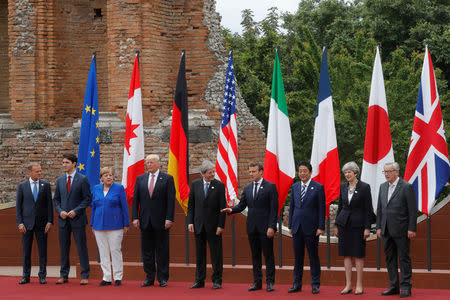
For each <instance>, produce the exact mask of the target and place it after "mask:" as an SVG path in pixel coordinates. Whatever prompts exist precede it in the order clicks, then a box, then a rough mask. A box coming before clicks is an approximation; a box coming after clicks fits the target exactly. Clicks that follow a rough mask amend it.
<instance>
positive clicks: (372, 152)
mask: <svg viewBox="0 0 450 300" xmlns="http://www.w3.org/2000/svg"><path fill="white" fill-rule="evenodd" d="M393 161H394V151H393V147H392V139H391V130H390V127H389V116H388V109H387V104H386V93H385V89H384V80H383V70H382V68H381V58H380V52H379V49H378V47H377V52H376V54H375V61H374V64H373V72H372V83H371V85H370V98H369V109H368V111H367V124H366V140H365V143H364V158H363V164H362V171H361V180H362V181H364V182H367V183H368V184H369V185H370V191H371V194H372V206H373V211H374V212H375V213H376V211H377V204H378V191H379V189H380V185H381V184H382V183H383V182H385V181H386V178H385V177H384V175H383V169H384V165H385V164H386V163H388V162H393Z"/></svg>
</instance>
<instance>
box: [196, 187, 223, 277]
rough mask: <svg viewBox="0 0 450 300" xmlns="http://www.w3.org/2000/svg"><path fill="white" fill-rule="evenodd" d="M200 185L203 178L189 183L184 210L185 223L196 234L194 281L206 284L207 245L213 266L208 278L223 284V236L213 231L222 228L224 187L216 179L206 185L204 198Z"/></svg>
mask: <svg viewBox="0 0 450 300" xmlns="http://www.w3.org/2000/svg"><path fill="white" fill-rule="evenodd" d="M203 184H204V182H203V179H198V180H195V181H194V182H192V184H191V189H190V193H189V203H188V211H187V212H188V214H187V217H188V224H193V225H194V231H195V250H196V251H195V253H196V272H195V281H196V282H202V281H205V278H206V242H208V244H209V249H210V253H211V264H212V267H213V274H212V277H211V279H212V281H213V282H215V283H219V284H222V273H223V253H222V235H216V231H217V227H220V228H225V214H223V213H221V212H220V210H221V209H224V208H225V207H226V206H227V204H226V203H227V202H226V199H225V186H224V185H223V183H222V182H220V181H219V180H216V179H213V180H212V181H211V182H210V183H209V188H208V191H207V193H206V197H205V192H204V185H203Z"/></svg>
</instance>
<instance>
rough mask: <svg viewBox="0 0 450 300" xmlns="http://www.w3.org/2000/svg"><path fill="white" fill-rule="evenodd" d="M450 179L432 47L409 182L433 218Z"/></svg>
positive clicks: (415, 127) (427, 56)
mask: <svg viewBox="0 0 450 300" xmlns="http://www.w3.org/2000/svg"><path fill="white" fill-rule="evenodd" d="M449 179H450V164H449V159H448V148H447V142H446V139H445V131H444V122H443V120H442V110H441V105H440V102H439V95H438V89H437V84H436V77H435V76H434V70H433V63H432V61H431V56H430V53H429V52H428V47H425V57H424V61H423V67H422V76H421V78H420V86H419V95H418V96H417V106H416V114H415V117H414V125H413V130H412V136H411V143H410V146H409V153H408V160H407V162H406V169H405V180H407V181H408V182H409V183H411V184H412V185H413V187H414V190H415V192H416V198H417V207H418V209H419V211H421V212H422V213H424V214H426V215H429V214H430V212H431V209H432V207H433V205H434V203H435V202H436V198H437V197H438V196H439V193H440V192H441V190H442V188H443V187H444V186H445V185H446V184H447V183H448V181H449Z"/></svg>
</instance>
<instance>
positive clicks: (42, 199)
mask: <svg viewBox="0 0 450 300" xmlns="http://www.w3.org/2000/svg"><path fill="white" fill-rule="evenodd" d="M38 185H39V192H38V196H37V200H36V202H34V198H33V192H32V191H31V185H30V180H29V179H27V180H25V181H23V182H21V183H20V184H19V186H18V187H17V197H16V218H17V225H20V224H23V225H24V226H25V228H26V229H27V230H32V229H33V228H35V229H38V230H43V229H44V228H45V226H46V225H47V223H52V224H53V203H52V191H51V188H50V183H48V182H47V181H44V180H42V179H39V181H38Z"/></svg>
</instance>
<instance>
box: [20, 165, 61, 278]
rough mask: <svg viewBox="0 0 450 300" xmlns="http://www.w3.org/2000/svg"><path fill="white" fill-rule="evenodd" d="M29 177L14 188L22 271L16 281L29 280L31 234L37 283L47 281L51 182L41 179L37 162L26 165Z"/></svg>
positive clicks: (50, 220) (51, 207) (51, 219)
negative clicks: (36, 269)
mask: <svg viewBox="0 0 450 300" xmlns="http://www.w3.org/2000/svg"><path fill="white" fill-rule="evenodd" d="M28 173H29V175H30V177H29V178H28V179H27V180H25V181H23V182H21V183H20V184H19V186H18V188H17V198H16V217H17V226H18V227H19V231H20V233H22V247H23V263H22V266H23V274H22V276H23V277H22V280H20V281H19V284H25V283H29V282H30V272H31V246H32V245H33V235H35V236H36V242H37V245H38V250H39V273H38V276H39V283H40V284H46V283H47V281H46V279H45V277H46V276H47V235H48V232H49V230H50V228H51V227H52V224H53V203H52V191H51V188H50V183H48V182H47V181H44V180H42V179H40V178H41V176H42V168H41V165H40V164H39V163H31V164H30V165H29V166H28Z"/></svg>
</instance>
